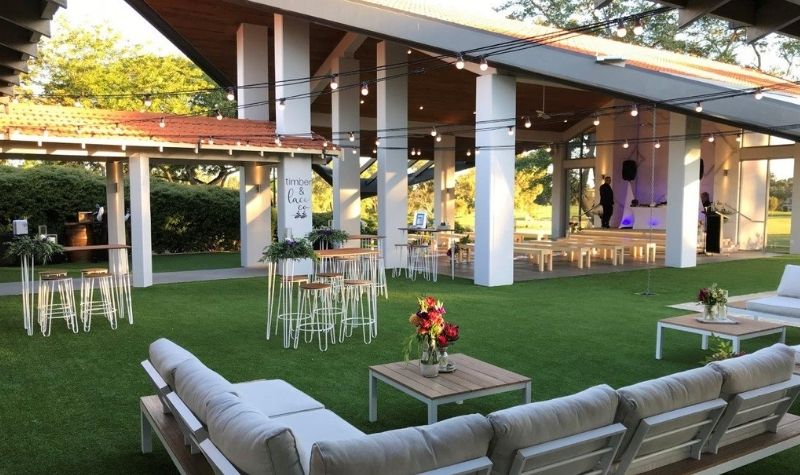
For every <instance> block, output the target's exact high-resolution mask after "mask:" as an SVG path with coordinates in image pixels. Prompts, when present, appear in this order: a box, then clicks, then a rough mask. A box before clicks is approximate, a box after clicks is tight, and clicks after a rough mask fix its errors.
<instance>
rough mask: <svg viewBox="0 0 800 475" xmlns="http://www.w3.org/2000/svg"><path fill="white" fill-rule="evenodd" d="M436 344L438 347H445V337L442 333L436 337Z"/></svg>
mask: <svg viewBox="0 0 800 475" xmlns="http://www.w3.org/2000/svg"><path fill="white" fill-rule="evenodd" d="M436 346H438V347H439V348H446V347H447V337H446V336H444V334H442V335H439V336H437V337H436Z"/></svg>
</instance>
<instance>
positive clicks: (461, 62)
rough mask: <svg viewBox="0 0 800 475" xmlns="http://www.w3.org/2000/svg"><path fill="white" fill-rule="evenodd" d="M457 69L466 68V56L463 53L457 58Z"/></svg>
mask: <svg viewBox="0 0 800 475" xmlns="http://www.w3.org/2000/svg"><path fill="white" fill-rule="evenodd" d="M456 69H464V57H463V56H461V54H459V55H458V58H457V59H456Z"/></svg>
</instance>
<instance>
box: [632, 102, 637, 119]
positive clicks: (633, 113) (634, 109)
mask: <svg viewBox="0 0 800 475" xmlns="http://www.w3.org/2000/svg"><path fill="white" fill-rule="evenodd" d="M637 115H639V107H637V106H636V104H634V105H633V106H631V117H636V116H637Z"/></svg>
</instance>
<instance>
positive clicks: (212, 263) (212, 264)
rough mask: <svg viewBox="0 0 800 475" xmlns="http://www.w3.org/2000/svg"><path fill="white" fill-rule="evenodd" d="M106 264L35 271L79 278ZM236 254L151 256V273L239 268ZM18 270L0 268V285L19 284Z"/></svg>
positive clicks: (71, 265)
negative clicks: (66, 272)
mask: <svg viewBox="0 0 800 475" xmlns="http://www.w3.org/2000/svg"><path fill="white" fill-rule="evenodd" d="M107 265H108V263H107V262H97V263H91V262H77V263H71V262H67V263H60V264H49V265H47V266H36V267H35V270H37V271H38V270H41V269H46V268H53V269H67V270H70V271H74V272H72V274H73V275H75V276H78V277H79V276H80V269H84V268H86V267H98V266H107ZM240 265H241V262H240V260H239V253H238V252H214V253H198V254H162V255H155V256H153V272H178V271H187V270H204V269H229V268H233V267H239V266H240ZM19 277H20V270H19V267H18V266H13V267H0V283H4V282H19Z"/></svg>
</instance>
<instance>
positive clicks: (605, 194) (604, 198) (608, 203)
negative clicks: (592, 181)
mask: <svg viewBox="0 0 800 475" xmlns="http://www.w3.org/2000/svg"><path fill="white" fill-rule="evenodd" d="M603 181H604V182H603V184H602V185H600V204H601V205H602V206H603V214H602V215H601V216H600V221H601V222H602V225H603V227H604V228H609V227H610V226H609V224H608V222H609V221H610V220H611V215H612V214H614V190H612V189H611V177H610V176H607V177H605V178H604V179H603Z"/></svg>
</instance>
